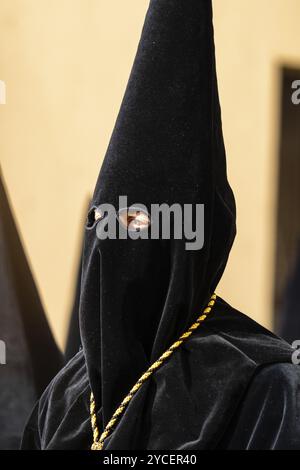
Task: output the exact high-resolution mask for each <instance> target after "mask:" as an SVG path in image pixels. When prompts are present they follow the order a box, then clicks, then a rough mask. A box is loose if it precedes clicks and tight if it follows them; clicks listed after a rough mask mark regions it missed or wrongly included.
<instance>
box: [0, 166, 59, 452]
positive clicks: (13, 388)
mask: <svg viewBox="0 0 300 470" xmlns="http://www.w3.org/2000/svg"><path fill="white" fill-rule="evenodd" d="M0 299H1V302H0V340H1V341H3V342H4V343H5V349H6V364H4V365H0V389H1V396H0V427H1V437H0V448H6V449H9V448H18V447H19V444H20V438H21V433H22V431H23V427H24V425H25V422H26V419H27V417H28V414H29V412H30V411H31V408H32V407H33V405H34V403H35V401H36V400H37V399H38V398H39V397H40V395H41V393H42V392H43V390H44V389H45V388H46V386H47V385H48V383H49V382H50V380H51V379H52V378H53V377H54V375H55V374H56V373H57V372H58V370H59V369H60V367H61V366H62V357H61V354H60V352H59V350H58V348H57V346H56V344H55V342H54V339H53V336H52V334H51V331H50V329H49V325H48V322H47V320H46V316H45V313H44V310H43V307H42V304H41V301H40V298H39V295H38V292H37V289H36V286H35V283H34V280H33V277H32V274H31V271H30V268H29V265H28V263H27V259H26V256H25V254H24V251H23V247H22V244H21V241H20V238H19V235H18V232H17V229H16V226H15V223H14V220H13V216H12V213H11V210H10V206H9V201H8V199H7V196H6V191H5V188H4V184H3V182H2V177H1V175H0Z"/></svg>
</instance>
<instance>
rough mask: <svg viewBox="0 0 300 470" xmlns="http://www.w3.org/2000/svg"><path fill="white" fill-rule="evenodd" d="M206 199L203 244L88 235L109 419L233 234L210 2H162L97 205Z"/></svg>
mask: <svg viewBox="0 0 300 470" xmlns="http://www.w3.org/2000/svg"><path fill="white" fill-rule="evenodd" d="M122 195H126V196H127V198H128V206H131V205H136V204H144V205H145V206H146V207H147V208H148V210H149V211H151V205H152V204H163V203H166V204H168V205H170V206H171V205H172V204H180V205H181V206H183V205H184V204H191V205H192V206H193V208H195V206H196V204H204V210H205V230H204V246H203V248H202V249H201V250H198V251H188V250H187V249H186V240H185V239H182V240H175V239H172V237H171V239H170V240H162V239H159V240H152V239H149V240H142V239H139V240H131V239H127V240H120V239H117V240H110V239H107V240H99V239H98V237H97V230H99V224H102V223H103V221H102V220H100V222H99V221H98V222H97V221H96V223H95V224H94V226H93V225H92V223H91V217H92V216H91V214H92V213H91V214H90V217H89V221H88V227H87V232H86V239H85V248H84V260H83V282H82V292H81V308H80V309H81V312H80V315H81V334H82V340H83V346H84V354H85V358H86V362H87V367H88V373H89V378H90V382H91V387H92V390H93V392H94V395H95V397H96V403H97V406H98V408H100V407H102V416H103V420H104V423H107V421H108V420H109V419H110V417H111V415H112V413H113V412H114V411H115V408H116V407H117V406H118V404H119V403H120V401H121V400H122V399H123V398H124V396H125V395H126V394H127V393H128V391H129V389H130V387H131V386H132V385H133V384H134V383H135V382H136V380H137V379H138V378H139V376H140V375H141V374H142V373H143V372H144V371H145V370H146V369H147V367H148V366H149V365H150V363H152V362H153V361H154V360H155V359H157V357H158V356H159V355H160V354H161V353H162V352H163V351H164V350H165V349H167V347H168V346H169V345H170V344H171V343H172V341H173V340H175V339H176V338H177V337H178V335H180V334H181V333H182V332H183V331H184V329H185V328H186V327H187V326H189V325H190V324H191V322H192V321H193V320H194V319H195V318H196V317H197V316H198V314H199V312H200V311H201V309H202V308H203V306H204V305H205V304H206V302H207V301H208V299H209V296H210V295H211V294H212V293H213V292H214V290H215V288H216V286H217V284H218V282H219V280H220V277H221V275H222V273H223V270H224V268H225V265H226V261H227V258H228V255H229V252H230V248H231V245H232V242H233V239H234V235H235V203H234V197H233V194H232V191H231V188H230V186H229V184H228V181H227V176H226V160H225V151H224V144H223V137H222V129H221V117H220V107H219V99H218V90H217V80H216V67H215V53H214V40H213V26H212V6H211V1H209V0H188V1H187V0H152V1H151V2H150V7H149V10H148V13H147V17H146V21H145V25H144V28H143V32H142V37H141V41H140V44H139V48H138V52H137V55H136V59H135V62H134V66H133V70H132V73H131V76H130V80H129V84H128V87H127V90H126V93H125V97H124V100H123V103H122V106H121V110H120V113H119V116H118V119H117V123H116V126H115V129H114V132H113V135H112V138H111V141H110V144H109V148H108V150H107V154H106V156H105V160H104V163H103V166H102V169H101V172H100V175H99V179H98V182H97V185H96V189H95V193H94V197H93V202H92V206H93V207H97V206H99V205H101V204H104V203H108V204H112V205H114V206H115V207H116V208H117V207H118V204H119V196H122Z"/></svg>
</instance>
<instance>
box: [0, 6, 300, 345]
mask: <svg viewBox="0 0 300 470" xmlns="http://www.w3.org/2000/svg"><path fill="white" fill-rule="evenodd" d="M147 5H148V0H126V1H124V0H109V1H107V0H1V1H0V79H1V80H4V81H5V82H6V87H7V103H6V105H2V106H0V129H1V136H0V155H1V166H2V170H3V173H4V177H5V181H6V184H7V186H8V189H9V191H10V196H11V199H12V202H13V207H14V209H15V212H16V216H17V220H18V223H19V226H20V227H21V232H22V235H23V238H24V243H25V246H26V249H27V252H28V254H29V256H30V260H31V264H32V267H33V271H34V274H35V277H36V280H37V283H38V286H39V289H40V292H41V295H42V298H43V301H44V305H45V307H46V310H47V313H48V315H49V318H50V321H51V325H52V327H53V329H54V331H55V333H56V336H57V338H58V340H59V343H60V344H61V345H62V344H63V341H64V337H65V330H66V325H67V318H68V314H69V308H70V304H71V299H72V291H73V284H74V278H75V269H76V265H77V257H78V251H79V244H80V239H81V223H82V214H83V210H84V209H85V206H86V200H87V198H88V196H89V195H90V194H91V193H92V190H93V187H94V184H95V180H96V177H97V174H98V170H99V167H100V164H101V160H102V157H103V155H104V153H105V150H106V147H107V144H108V140H109V137H110V133H111V131H112V128H113V125H114V121H115V118H116V115H117V112H118V108H119V105H120V102H121V99H122V95H123V92H124V88H125V85H126V82H127V79H128V75H129V72H130V68H131V65H132V61H133V58H134V54H135V50H136V46H137V43H138V38H139V35H140V30H141V27H142V23H143V20H144V15H145V12H146V8H147ZM214 6H215V29H216V46H217V56H218V71H219V82H220V92H221V100H222V107H223V120H224V131H225V138H226V145H227V153H228V161H229V163H228V165H229V174H230V178H231V181H232V185H233V188H234V190H235V193H236V197H237V203H238V230H239V233H238V238H237V241H236V244H235V247H234V250H233V253H232V256H231V259H230V263H229V266H228V269H227V272H226V275H225V276H224V279H223V281H222V286H221V287H220V292H221V293H222V294H223V295H224V296H226V298H227V299H228V300H229V301H230V302H233V303H234V304H235V305H236V306H237V307H238V308H241V309H243V310H245V311H246V312H247V313H249V314H250V315H251V316H253V317H255V318H256V319H258V320H260V321H261V322H263V323H264V324H266V325H269V326H270V325H271V303H272V302H271V297H272V267H273V246H274V200H275V199H274V196H275V190H276V186H275V181H276V161H277V160H276V158H277V155H276V150H277V113H278V108H277V105H278V80H277V79H278V74H277V72H276V70H277V65H278V63H281V62H284V63H294V64H295V63H299V64H300V54H299V44H300V28H299V21H298V19H299V18H300V2H299V0H214ZM299 78H300V77H299Z"/></svg>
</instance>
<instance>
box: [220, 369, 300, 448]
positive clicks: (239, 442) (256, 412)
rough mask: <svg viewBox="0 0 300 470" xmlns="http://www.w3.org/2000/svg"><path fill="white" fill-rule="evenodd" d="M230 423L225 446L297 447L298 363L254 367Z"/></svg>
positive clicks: (299, 429)
mask: <svg viewBox="0 0 300 470" xmlns="http://www.w3.org/2000/svg"><path fill="white" fill-rule="evenodd" d="M230 427H231V432H229V436H230V438H229V439H228V445H227V447H228V448H243V449H254V450H255V449H260V450H262V449H278V450H279V449H284V450H299V449H300V367H299V365H294V364H273V365H268V366H265V367H263V368H261V369H259V370H257V372H256V374H255V375H254V377H253V379H252V381H251V383H250V384H249V387H248V390H247V392H246V394H245V396H244V398H243V400H242V402H241V404H240V406H239V409H238V411H237V413H236V415H235V417H234V419H233V421H232V423H231V426H230Z"/></svg>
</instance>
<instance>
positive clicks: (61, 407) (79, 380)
mask: <svg viewBox="0 0 300 470" xmlns="http://www.w3.org/2000/svg"><path fill="white" fill-rule="evenodd" d="M89 393H90V386H89V380H88V375H87V370H86V364H85V358H84V354H83V351H82V350H81V351H79V352H78V353H77V354H76V355H75V356H74V357H73V358H72V359H71V360H70V361H69V362H68V363H67V364H66V365H65V366H64V367H63V368H62V369H61V370H60V372H59V373H58V374H57V375H56V376H55V377H54V379H53V380H52V381H51V382H50V384H49V385H48V387H47V388H46V390H45V392H44V393H43V395H42V397H41V398H40V401H39V407H38V416H39V428H40V430H41V433H42V432H43V430H44V429H45V426H46V427H47V428H48V433H49V431H50V430H51V428H53V430H56V429H57V428H59V427H60V426H61V424H62V422H63V420H64V419H67V416H68V415H69V414H70V413H72V412H73V411H74V410H75V409H76V413H77V412H78V410H79V409H83V414H84V416H89Z"/></svg>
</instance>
